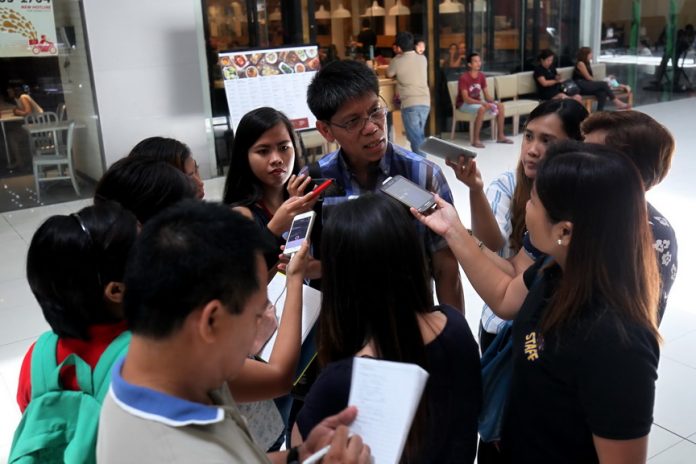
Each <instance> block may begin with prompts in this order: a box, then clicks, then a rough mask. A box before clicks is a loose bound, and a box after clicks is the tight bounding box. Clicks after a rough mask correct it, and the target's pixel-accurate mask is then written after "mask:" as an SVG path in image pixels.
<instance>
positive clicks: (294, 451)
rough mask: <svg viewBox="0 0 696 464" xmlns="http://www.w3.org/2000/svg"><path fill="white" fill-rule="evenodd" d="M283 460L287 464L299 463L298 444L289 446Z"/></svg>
mask: <svg viewBox="0 0 696 464" xmlns="http://www.w3.org/2000/svg"><path fill="white" fill-rule="evenodd" d="M285 462H287V464H300V448H299V447H298V446H295V447H293V448H290V451H288V456H287V459H286V461H285Z"/></svg>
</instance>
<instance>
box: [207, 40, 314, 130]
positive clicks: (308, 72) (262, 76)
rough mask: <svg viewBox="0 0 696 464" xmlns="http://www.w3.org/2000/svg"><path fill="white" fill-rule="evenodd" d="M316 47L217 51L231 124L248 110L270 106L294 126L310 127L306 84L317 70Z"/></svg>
mask: <svg viewBox="0 0 696 464" xmlns="http://www.w3.org/2000/svg"><path fill="white" fill-rule="evenodd" d="M318 51H319V50H318V47H317V46H316V45H306V46H295V47H286V48H272V49H265V50H258V49H257V50H247V51H234V52H226V53H220V55H219V59H218V64H219V65H220V66H221V67H222V77H223V79H224V83H225V95H226V96H227V106H228V107H229V111H230V124H231V125H232V128H233V129H234V130H236V129H237V125H238V124H239V121H240V120H241V119H242V116H244V115H245V114H246V113H247V112H248V111H250V110H253V109H255V108H259V107H261V106H270V107H272V108H275V109H277V110H279V111H282V112H283V113H285V114H286V115H287V117H288V118H289V119H290V121H292V123H293V125H294V126H295V129H297V130H302V129H313V128H314V125H315V123H316V118H315V117H314V115H312V112H311V111H310V110H309V107H308V106H307V87H308V86H309V84H310V82H311V81H312V78H313V77H314V75H315V74H316V72H317V71H318V70H319V56H318Z"/></svg>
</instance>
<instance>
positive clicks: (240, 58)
mask: <svg viewBox="0 0 696 464" xmlns="http://www.w3.org/2000/svg"><path fill="white" fill-rule="evenodd" d="M219 63H220V66H221V67H222V75H223V77H224V78H225V80H234V79H245V78H255V77H266V76H277V75H281V74H295V73H303V72H310V71H318V70H319V57H318V56H317V48H316V47H315V46H310V47H303V48H295V49H289V50H287V49H286V50H282V51H280V50H271V51H262V52H240V53H234V52H231V53H228V54H225V55H222V56H220V61H219Z"/></svg>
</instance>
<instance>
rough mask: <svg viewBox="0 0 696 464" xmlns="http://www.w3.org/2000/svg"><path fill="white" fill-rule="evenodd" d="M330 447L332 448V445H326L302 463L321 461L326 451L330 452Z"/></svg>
mask: <svg viewBox="0 0 696 464" xmlns="http://www.w3.org/2000/svg"><path fill="white" fill-rule="evenodd" d="M329 448H331V445H326V446H325V447H323V448H322V449H320V450H319V451H317V452H316V453H314V454H313V455H311V456H310V457H308V458H307V459H305V460H304V461H302V464H316V463H317V462H319V461H321V459H322V458H323V457H324V456H326V453H328V452H329Z"/></svg>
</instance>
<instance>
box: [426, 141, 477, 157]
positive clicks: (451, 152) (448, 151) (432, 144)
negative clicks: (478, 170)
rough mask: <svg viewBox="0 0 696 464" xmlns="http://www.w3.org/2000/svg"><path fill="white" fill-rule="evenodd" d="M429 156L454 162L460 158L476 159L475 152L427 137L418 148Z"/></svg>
mask: <svg viewBox="0 0 696 464" xmlns="http://www.w3.org/2000/svg"><path fill="white" fill-rule="evenodd" d="M419 150H420V151H422V152H424V153H427V154H429V155H433V156H437V157H438V158H443V159H446V160H450V161H454V162H456V161H457V160H458V159H459V158H460V157H462V156H463V157H466V158H470V159H473V158H476V152H475V151H471V150H469V149H467V148H464V147H460V146H459V145H457V144H454V143H452V142H448V141H446V140H442V139H440V138H437V137H428V138H427V139H425V142H423V143H422V144H421V146H420V148H419Z"/></svg>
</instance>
